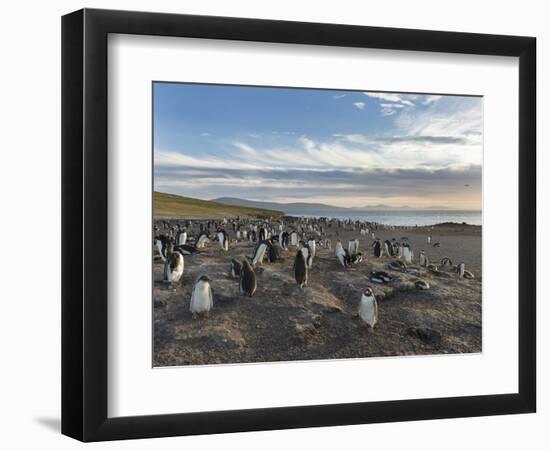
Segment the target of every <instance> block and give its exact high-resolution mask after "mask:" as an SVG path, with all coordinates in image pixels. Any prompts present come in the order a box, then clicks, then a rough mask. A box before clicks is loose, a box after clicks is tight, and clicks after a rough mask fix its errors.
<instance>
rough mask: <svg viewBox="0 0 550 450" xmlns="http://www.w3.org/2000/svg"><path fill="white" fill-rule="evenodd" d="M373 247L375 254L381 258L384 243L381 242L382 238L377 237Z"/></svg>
mask: <svg viewBox="0 0 550 450" xmlns="http://www.w3.org/2000/svg"><path fill="white" fill-rule="evenodd" d="M372 248H373V249H374V256H376V257H377V258H380V257H381V256H382V245H381V244H380V239H376V241H374V244H372Z"/></svg>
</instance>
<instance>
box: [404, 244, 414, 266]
mask: <svg viewBox="0 0 550 450" xmlns="http://www.w3.org/2000/svg"><path fill="white" fill-rule="evenodd" d="M403 258H404V259H405V262H406V263H408V264H411V263H412V260H413V252H412V250H411V247H410V246H409V244H404V245H403Z"/></svg>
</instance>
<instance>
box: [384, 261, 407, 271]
mask: <svg viewBox="0 0 550 450" xmlns="http://www.w3.org/2000/svg"><path fill="white" fill-rule="evenodd" d="M388 268H389V269H391V270H395V271H397V272H405V271H406V270H407V266H406V265H405V263H404V262H403V261H399V260H394V261H390V263H389V264H388Z"/></svg>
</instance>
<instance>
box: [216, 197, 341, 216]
mask: <svg viewBox="0 0 550 450" xmlns="http://www.w3.org/2000/svg"><path fill="white" fill-rule="evenodd" d="M211 201H213V202H216V203H223V204H224V205H233V206H246V207H248V208H262V209H272V210H276V211H283V212H284V213H285V214H292V213H302V214H303V213H305V214H307V213H308V212H315V213H322V212H323V211H326V212H329V211H330V212H342V213H345V212H346V211H348V212H349V211H350V210H351V209H350V208H340V207H338V206H332V205H325V204H324V203H304V202H301V203H300V202H298V203H276V202H259V201H255V200H246V199H244V198H235V197H220V198H215V199H212V200H211Z"/></svg>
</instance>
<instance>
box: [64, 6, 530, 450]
mask: <svg viewBox="0 0 550 450" xmlns="http://www.w3.org/2000/svg"><path fill="white" fill-rule="evenodd" d="M62 31H63V37H62V65H63V67H62V94H63V98H62V106H63V117H62V119H63V130H62V138H63V139H62V146H63V148H62V153H63V156H62V164H63V168H62V173H63V198H62V203H63V218H62V223H63V230H62V234H63V248H62V255H63V264H62V267H63V274H62V278H63V280H62V282H63V298H62V326H63V330H62V375H63V380H62V432H63V433H64V434H66V435H69V436H71V437H74V438H77V439H80V440H83V441H98V440H112V439H129V438H145V437H160V436H176V435H190V434H210V433H225V432H236V431H249V430H270V429H281V428H298V427H315V426H329V425H345V424H359V423H374V422H392V421H404V420H422V419H436V418H450V417H466V416H480V415H496V414H512V413H527V412H534V411H535V404H536V379H535V374H536V360H535V355H536V348H535V335H536V329H535V326H536V317H535V316H536V314H535V305H536V290H535V285H536V280H535V272H536V271H535V262H536V255H535V245H536V225H535V218H536V210H535V205H536V198H535V185H536V180H535V169H536V159H535V136H536V113H535V111H536V108H535V90H536V80H535V61H536V58H535V55H536V46H535V45H536V44H535V42H536V41H535V38H531V37H516V36H495V35H484V34H468V33H455V32H437V31H422V30H404V29H390V28H375V27H360V26H349V25H334V24H318V23H298V22H284V21H269V20H257V19H242V18H225V17H206V16H187V15H171V14H156V13H141V12H122V11H105V10H89V9H85V10H81V11H77V12H74V13H72V14H69V15H67V16H64V17H63V22H62Z"/></svg>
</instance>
